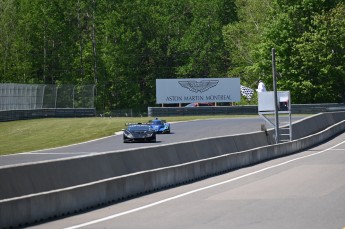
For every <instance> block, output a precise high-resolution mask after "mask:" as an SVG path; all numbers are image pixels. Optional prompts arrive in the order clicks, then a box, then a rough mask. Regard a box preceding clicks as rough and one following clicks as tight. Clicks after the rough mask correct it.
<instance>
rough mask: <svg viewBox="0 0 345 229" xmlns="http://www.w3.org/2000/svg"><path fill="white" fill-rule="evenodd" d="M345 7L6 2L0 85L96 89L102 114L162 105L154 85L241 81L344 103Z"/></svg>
mask: <svg viewBox="0 0 345 229" xmlns="http://www.w3.org/2000/svg"><path fill="white" fill-rule="evenodd" d="M343 2H344V0H332V1H330V0H301V1H291V0H252V1H247V0H208V1H202V0H169V1H166V0H88V1H86V0H73V1H70V0H51V1H46V0H30V1H29V0H0V53H1V54H0V83H10V82H11V83H46V84H96V88H97V91H96V96H97V99H96V105H97V108H98V109H101V110H102V109H105V110H112V109H120V108H143V107H147V106H154V105H155V79H158V78H197V77H198V78H204V77H205V78H206V77H240V78H241V84H243V85H245V86H249V87H251V88H255V87H256V82H257V80H258V78H262V79H264V80H265V81H266V85H267V87H268V89H272V80H271V79H272V69H271V49H272V48H275V49H276V51H277V54H276V55H277V69H278V72H279V76H280V77H279V78H278V89H279V90H290V91H291V94H292V98H293V102H294V103H317V102H344V100H345V69H344V63H345V62H344V61H345V20H344V18H343V15H344V14H345V5H344V4H343Z"/></svg>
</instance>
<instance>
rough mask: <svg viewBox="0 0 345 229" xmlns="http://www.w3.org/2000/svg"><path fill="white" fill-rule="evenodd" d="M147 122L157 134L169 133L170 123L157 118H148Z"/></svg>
mask: <svg viewBox="0 0 345 229" xmlns="http://www.w3.org/2000/svg"><path fill="white" fill-rule="evenodd" d="M149 124H150V125H151V127H152V129H153V130H154V131H155V132H156V133H157V134H170V123H167V122H166V121H165V120H160V119H158V118H156V119H154V120H150V121H149Z"/></svg>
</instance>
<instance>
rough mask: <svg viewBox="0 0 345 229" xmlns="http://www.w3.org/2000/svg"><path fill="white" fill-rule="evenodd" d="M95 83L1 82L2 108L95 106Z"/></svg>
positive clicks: (0, 100) (30, 108) (0, 104)
mask: <svg viewBox="0 0 345 229" xmlns="http://www.w3.org/2000/svg"><path fill="white" fill-rule="evenodd" d="M94 91H95V85H46V84H12V83H9V84H0V110H2V111H6V110H33V109H42V108H94V102H95V93H94Z"/></svg>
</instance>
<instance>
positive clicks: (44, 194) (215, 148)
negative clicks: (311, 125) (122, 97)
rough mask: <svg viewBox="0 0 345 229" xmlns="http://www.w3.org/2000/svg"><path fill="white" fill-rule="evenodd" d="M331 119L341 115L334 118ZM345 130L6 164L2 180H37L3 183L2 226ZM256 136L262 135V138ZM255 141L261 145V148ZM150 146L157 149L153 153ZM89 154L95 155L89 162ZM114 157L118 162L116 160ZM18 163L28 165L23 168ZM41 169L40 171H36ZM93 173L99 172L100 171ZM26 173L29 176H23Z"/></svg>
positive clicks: (240, 163)
mask: <svg viewBox="0 0 345 229" xmlns="http://www.w3.org/2000/svg"><path fill="white" fill-rule="evenodd" d="M340 116H341V115H340ZM340 116H339V117H340ZM316 117H317V116H316ZM325 118H326V119H330V120H332V118H333V120H334V119H335V118H334V117H332V118H330V117H325ZM343 120H344V118H343ZM306 128H308V127H306ZM344 130H345V121H341V122H339V123H338V124H336V125H334V126H332V127H330V128H327V129H326V130H323V131H322V132H319V133H317V134H314V135H311V136H308V137H305V138H302V139H298V140H295V141H292V142H288V143H284V144H278V145H269V144H268V142H269V141H271V140H272V139H271V138H272V136H270V134H269V136H266V134H265V133H264V132H258V133H251V134H249V136H247V137H249V140H248V138H245V139H244V138H243V137H244V136H243V135H238V136H235V137H234V136H227V137H220V138H212V139H204V140H200V141H193V142H185V143H182V144H171V145H167V146H163V148H162V147H152V148H149V149H145V150H147V151H145V150H143V149H141V150H139V151H136V150H133V151H129V152H126V154H121V153H120V154H119V153H111V154H103V155H100V156H97V157H96V156H92V157H84V158H75V159H70V160H61V161H55V162H49V163H37V164H35V166H33V167H31V166H32V165H26V166H29V167H27V168H26V169H23V168H24V167H26V166H17V167H8V168H4V170H3V169H1V170H0V174H1V173H2V172H4V171H6V172H5V173H4V174H5V176H2V177H0V179H1V183H2V184H6V183H5V182H7V181H8V182H10V179H13V178H16V179H17V183H18V182H22V181H23V182H25V176H26V174H25V173H28V175H27V177H26V179H27V178H30V179H29V180H30V181H31V183H30V182H27V183H25V185H27V186H28V187H21V188H28V189H31V190H27V191H26V192H27V193H21V194H20V193H18V192H19V191H18V190H16V188H20V187H19V186H16V184H15V183H16V182H12V183H11V185H14V186H13V187H11V188H13V189H12V191H13V192H17V193H16V195H13V196H11V194H10V191H9V190H4V189H3V186H2V187H1V190H0V191H1V192H0V193H1V194H3V191H5V192H4V193H7V194H6V195H7V197H5V198H1V200H0V213H1V214H0V225H1V227H2V228H9V227H16V226H24V225H25V223H35V222H39V221H40V220H43V219H48V218H52V217H59V216H65V215H68V214H71V213H76V212H78V211H80V210H85V209H88V208H90V207H97V206H100V205H102V204H108V203H111V202H112V201H118V200H122V199H124V198H129V197H133V196H136V195H140V194H145V193H147V192H152V191H155V190H159V189H162V188H167V187H170V186H173V185H178V184H183V183H185V182H189V181H193V180H196V179H200V178H203V177H207V176H210V175H215V174H218V173H220V172H225V171H230V170H233V169H237V168H241V167H244V166H248V165H251V164H255V163H259V162H262V161H265V160H269V159H272V158H276V157H279V156H283V155H287V154H291V153H294V152H297V151H300V150H303V149H306V148H308V147H311V146H313V145H315V144H318V143H320V142H322V141H325V140H327V139H329V138H330V137H332V136H334V135H336V134H339V133H341V132H343V131H344ZM226 138H228V140H229V141H227V140H226ZM256 138H259V139H261V140H258V141H256V140H257V139H256ZM218 139H219V140H218ZM221 144H223V146H224V147H225V148H226V147H229V148H228V149H224V148H222V147H220V145H221ZM247 144H248V145H247ZM243 145H247V146H248V147H250V148H247V149H245V150H243V148H242V146H243ZM255 145H257V146H256V147H255ZM164 147H166V148H164ZM230 148H233V149H230ZM253 148H254V149H253ZM150 149H151V150H150ZM158 149H159V150H158ZM163 149H164V150H163ZM165 150H166V151H167V152H165ZM224 150H225V151H224ZM150 151H152V152H153V153H151V154H150V153H149V152H150ZM182 151H184V152H182ZM226 151H227V152H226ZM238 151H241V152H238ZM181 152H182V153H181ZM114 155H117V157H115V158H112V157H113V156H114ZM126 156H128V157H126ZM146 157H151V158H146ZM88 158H91V159H92V160H90V161H88V160H87V159H88ZM114 159H116V160H118V161H116V160H115V161H114ZM147 159H152V160H147ZM114 162H117V164H115V165H114V166H109V165H107V164H111V163H114ZM172 162H178V163H177V164H175V163H172ZM55 163H56V164H55ZM65 163H67V165H66V164H65ZM93 163H95V165H93ZM44 164H47V165H44ZM89 166H91V167H89ZM98 166H100V167H99V168H98V169H99V170H94V169H97V167H98ZM103 166H104V167H103ZM117 166H119V167H117ZM59 167H61V168H59ZM83 167H87V168H88V170H89V172H88V173H84V172H87V170H85V169H83ZM18 168H22V169H23V170H20V169H19V170H18ZM38 168H39V169H38ZM7 169H9V170H7ZM11 169H12V170H11ZM35 170H36V172H33V171H35ZM65 171H69V172H74V173H75V180H74V181H73V179H74V178H73V175H72V174H70V177H66V175H67V174H64V172H65ZM11 172H13V173H14V174H15V175H14V176H13V177H11ZM116 172H118V173H119V174H121V173H122V175H113V176H111V175H110V174H112V173H114V174H116ZM45 173H46V174H49V176H48V175H47V176H46V174H45ZM53 173H54V174H60V173H61V174H64V176H61V174H60V177H58V178H57V179H56V178H52V177H50V175H54V174H53ZM92 173H96V175H93V174H92ZM102 173H104V174H107V176H108V177H106V176H105V177H104V176H102V175H101V174H102ZM20 176H24V177H23V178H21V177H20ZM42 176H43V183H41V184H40V182H38V180H39V179H35V178H37V177H39V178H41V177H42ZM85 177H86V178H85ZM81 178H84V180H79V179H81ZM3 179H6V180H3ZM18 179H21V180H18ZM55 179H56V180H55ZM88 179H89V181H88ZM36 180H37V181H36ZM72 181H73V182H75V181H78V182H79V183H78V182H77V183H78V184H75V185H73V184H72V183H73V182H72ZM65 182H66V183H69V182H70V183H69V185H67V186H66V187H64V186H62V187H60V188H58V187H56V188H53V189H51V190H45V191H40V189H42V188H43V189H44V188H47V187H43V186H46V184H45V183H53V185H57V184H60V185H61V183H65ZM32 183H33V184H32ZM40 186H42V187H40ZM57 186H58V185H57ZM50 188H52V187H50Z"/></svg>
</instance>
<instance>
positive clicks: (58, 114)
mask: <svg viewBox="0 0 345 229" xmlns="http://www.w3.org/2000/svg"><path fill="white" fill-rule="evenodd" d="M95 116H96V109H95V108H76V109H73V108H70V109H68V108H66V109H34V110H10V111H0V122H6V121H15V120H25V119H34V118H71V117H95Z"/></svg>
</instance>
